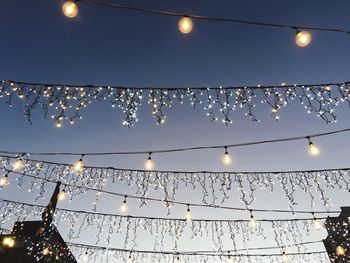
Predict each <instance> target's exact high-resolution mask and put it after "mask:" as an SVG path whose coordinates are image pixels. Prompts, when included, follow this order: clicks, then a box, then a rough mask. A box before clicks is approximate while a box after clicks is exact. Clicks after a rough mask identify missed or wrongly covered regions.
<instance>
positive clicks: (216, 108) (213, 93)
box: [0, 81, 350, 128]
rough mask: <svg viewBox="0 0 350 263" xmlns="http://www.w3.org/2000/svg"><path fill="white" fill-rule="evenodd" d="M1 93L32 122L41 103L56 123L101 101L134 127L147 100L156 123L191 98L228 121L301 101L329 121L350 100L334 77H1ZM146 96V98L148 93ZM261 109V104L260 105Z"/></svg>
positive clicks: (348, 87) (274, 112) (275, 112)
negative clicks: (223, 80) (256, 82)
mask: <svg viewBox="0 0 350 263" xmlns="http://www.w3.org/2000/svg"><path fill="white" fill-rule="evenodd" d="M0 98H3V99H4V100H5V101H6V103H7V104H9V105H10V106H14V105H17V103H15V102H17V100H19V101H20V102H22V103H23V104H22V105H23V107H24V115H25V117H26V118H27V120H28V121H29V122H30V123H31V116H32V113H33V112H34V110H35V109H41V110H43V112H44V116H45V117H47V116H49V115H50V117H51V119H52V120H54V121H55V123H56V126H57V128H62V127H63V123H64V122H65V121H67V122H69V123H71V124H74V123H75V121H76V120H79V119H81V118H82V116H81V112H82V110H83V109H84V108H86V107H88V106H89V105H91V104H93V103H98V102H103V103H107V104H110V105H111V106H112V108H115V107H117V108H119V109H120V110H121V111H122V113H123V114H124V115H125V119H124V121H123V122H122V124H123V125H124V126H127V127H131V126H133V125H134V124H135V123H136V122H137V121H138V118H137V113H138V110H139V107H140V106H141V104H142V103H143V102H144V101H145V100H147V103H148V104H150V106H151V108H152V116H153V117H154V118H155V120H156V122H157V123H158V124H163V123H164V122H165V120H166V114H165V110H167V109H169V108H171V107H174V104H175V102H180V104H182V103H186V102H187V101H189V103H190V105H191V106H192V107H193V108H198V107H203V109H204V110H205V112H206V115H207V116H208V117H209V119H210V120H212V121H217V120H218V116H219V115H220V116H222V118H221V120H222V122H223V123H224V124H225V125H228V124H230V123H232V116H231V115H232V113H233V112H235V111H238V110H244V111H245V115H246V116H247V117H248V118H250V119H251V120H253V121H259V119H258V118H257V116H256V115H255V107H256V106H257V105H258V104H265V105H266V106H267V108H268V109H269V110H270V112H271V113H270V115H271V116H272V118H273V119H274V120H276V121H278V120H279V119H280V115H279V114H280V111H281V109H282V108H284V107H286V106H288V105H290V104H291V103H292V102H299V103H300V104H302V105H303V106H304V108H305V109H306V111H307V112H308V113H314V114H315V115H316V116H318V117H319V118H321V119H322V120H324V121H326V122H327V123H331V122H335V121H336V119H337V118H336V115H335V114H334V109H335V108H336V106H337V105H338V104H339V102H346V103H348V104H350V83H349V82H343V83H330V84H315V85H281V86H278V85H276V86H256V87H246V86H241V87H218V88H204V87H197V88H128V87H116V86H94V85H85V86H84V85H61V84H43V83H25V82H16V81H2V82H1V83H0ZM147 98H148V99H147ZM259 111H260V110H259Z"/></svg>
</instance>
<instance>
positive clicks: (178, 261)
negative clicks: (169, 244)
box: [175, 255, 181, 263]
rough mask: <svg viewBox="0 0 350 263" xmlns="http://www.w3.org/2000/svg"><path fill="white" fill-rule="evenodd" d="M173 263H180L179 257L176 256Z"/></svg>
mask: <svg viewBox="0 0 350 263" xmlns="http://www.w3.org/2000/svg"><path fill="white" fill-rule="evenodd" d="M175 263H181V259H180V256H179V255H177V256H176V258H175Z"/></svg>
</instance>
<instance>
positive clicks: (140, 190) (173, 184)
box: [0, 155, 350, 211]
mask: <svg viewBox="0 0 350 263" xmlns="http://www.w3.org/2000/svg"><path fill="white" fill-rule="evenodd" d="M16 160H17V158H16V157H11V156H5V155H0V169H1V170H3V173H4V174H6V173H7V172H8V171H9V170H11V167H12V164H13V162H16ZM72 167H73V165H68V164H63V163H54V162H48V161H38V160H33V159H30V158H28V156H26V157H24V158H23V164H22V167H21V170H20V173H22V174H25V175H32V176H34V177H35V176H41V177H42V178H45V179H47V180H51V181H54V182H57V181H61V182H62V183H63V184H65V185H70V187H69V188H70V189H68V188H67V189H66V190H67V191H68V192H69V193H72V194H71V197H72V196H74V195H78V194H79V193H82V192H84V191H82V189H81V188H80V186H85V187H91V188H96V189H101V190H103V189H104V186H105V184H106V183H107V182H112V183H113V182H114V183H115V182H121V183H126V184H128V185H133V186H134V187H135V188H136V194H137V195H139V196H140V200H141V201H143V203H144V204H146V199H143V198H146V197H148V196H149V194H150V193H151V191H159V192H160V193H163V195H164V200H165V201H168V202H172V201H175V200H176V198H175V197H176V194H177V193H178V191H179V189H180V188H181V187H182V186H184V187H191V188H195V189H197V190H200V191H201V192H202V203H203V204H206V205H211V206H215V205H220V204H223V203H224V202H225V201H226V200H227V199H228V198H229V193H230V192H232V191H233V190H236V191H238V193H239V194H240V200H241V202H242V203H243V205H244V206H245V207H246V209H251V207H252V206H253V204H254V201H255V200H256V194H257V192H258V191H268V192H274V191H275V190H276V189H277V188H278V186H280V189H281V190H282V191H283V193H284V196H285V197H286V199H287V200H288V201H289V208H290V210H291V211H293V210H294V208H295V206H296V205H297V200H296V198H297V195H300V193H302V192H303V193H306V195H307V196H308V197H309V199H310V204H311V205H312V206H313V205H314V204H315V203H316V202H319V201H320V202H321V203H322V204H323V206H324V207H325V208H326V210H327V211H329V210H330V209H331V207H332V203H331V201H330V198H329V197H327V189H338V190H343V191H349V190H350V169H333V170H318V171H289V172H245V173H239V172H175V171H146V170H144V171H143V170H125V169H117V168H103V167H89V166H84V169H83V170H82V171H81V172H79V173H76V172H75V171H74V169H72ZM8 180H9V182H10V183H11V178H10V176H9V178H8ZM35 186H37V187H38V189H39V193H38V198H40V197H43V196H44V194H45V189H46V186H47V182H46V181H41V182H40V183H39V184H38V185H36V180H35V179H33V181H32V187H31V188H30V189H29V191H32V190H34V188H35ZM97 201H98V200H97Z"/></svg>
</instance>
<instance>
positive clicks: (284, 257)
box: [282, 252, 289, 263]
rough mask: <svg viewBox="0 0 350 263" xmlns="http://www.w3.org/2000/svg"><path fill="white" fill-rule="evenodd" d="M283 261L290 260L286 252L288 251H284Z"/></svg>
mask: <svg viewBox="0 0 350 263" xmlns="http://www.w3.org/2000/svg"><path fill="white" fill-rule="evenodd" d="M282 261H283V263H288V262H289V258H288V255H287V254H286V252H283V254H282Z"/></svg>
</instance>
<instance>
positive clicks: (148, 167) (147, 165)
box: [145, 154, 154, 171]
mask: <svg viewBox="0 0 350 263" xmlns="http://www.w3.org/2000/svg"><path fill="white" fill-rule="evenodd" d="M153 168H154V162H153V160H152V158H151V154H150V155H149V157H148V159H147V160H146V162H145V169H146V170H147V171H151V170H153Z"/></svg>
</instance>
